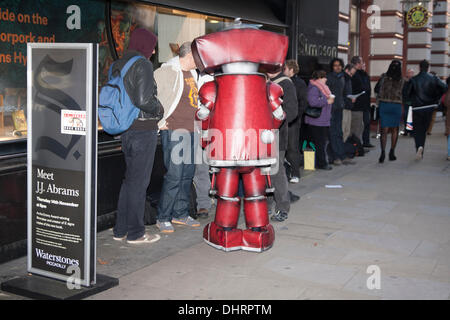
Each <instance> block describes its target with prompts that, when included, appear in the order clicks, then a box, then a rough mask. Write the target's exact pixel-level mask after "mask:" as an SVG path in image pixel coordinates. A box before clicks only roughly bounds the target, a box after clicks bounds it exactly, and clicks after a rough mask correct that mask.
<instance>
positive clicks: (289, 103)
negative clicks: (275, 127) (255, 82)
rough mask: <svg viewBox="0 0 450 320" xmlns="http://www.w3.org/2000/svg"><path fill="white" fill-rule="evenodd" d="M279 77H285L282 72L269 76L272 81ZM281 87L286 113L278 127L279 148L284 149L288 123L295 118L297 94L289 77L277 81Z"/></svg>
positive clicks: (285, 147)
mask: <svg viewBox="0 0 450 320" xmlns="http://www.w3.org/2000/svg"><path fill="white" fill-rule="evenodd" d="M281 77H286V76H285V75H284V74H283V73H282V72H281V73H280V74H278V75H277V76H276V77H274V78H271V79H270V80H271V81H272V82H273V81H275V80H277V79H279V78H281ZM278 84H279V85H280V86H281V87H282V88H283V97H282V99H283V104H282V108H283V110H284V112H285V113H286V119H285V120H284V121H283V124H282V125H281V127H280V129H279V135H280V138H279V150H280V151H285V150H286V149H287V145H288V124H289V123H291V122H293V121H294V120H295V119H296V118H297V114H298V102H297V94H296V92H295V86H294V83H293V82H292V80H291V79H289V78H287V79H284V80H282V81H280V82H279V83H278Z"/></svg>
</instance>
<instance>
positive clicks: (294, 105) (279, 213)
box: [267, 70, 299, 222]
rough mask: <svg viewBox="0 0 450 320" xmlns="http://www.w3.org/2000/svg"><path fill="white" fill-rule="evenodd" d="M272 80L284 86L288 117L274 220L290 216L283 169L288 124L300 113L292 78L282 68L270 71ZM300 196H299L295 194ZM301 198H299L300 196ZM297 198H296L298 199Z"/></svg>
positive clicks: (281, 131) (275, 181)
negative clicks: (274, 71)
mask: <svg viewBox="0 0 450 320" xmlns="http://www.w3.org/2000/svg"><path fill="white" fill-rule="evenodd" d="M267 75H268V76H269V79H270V81H272V82H274V83H276V84H278V85H280V86H281V87H282V88H283V104H282V108H283V110H284V112H285V113H286V119H285V120H284V122H283V124H282V125H281V127H280V129H279V143H278V147H279V152H278V155H279V157H278V164H279V169H278V171H277V173H276V174H274V175H272V178H271V179H272V185H273V187H274V188H275V191H274V194H273V195H274V196H273V198H274V200H275V213H274V214H272V216H271V217H270V219H271V220H272V221H279V222H281V221H284V220H286V219H287V218H288V214H289V210H290V204H291V197H292V196H295V195H291V193H290V192H289V189H288V185H289V183H288V180H287V176H286V170H283V168H284V166H283V164H284V159H285V156H286V150H287V148H288V139H289V130H288V126H289V125H290V124H291V123H292V122H293V121H295V119H296V118H297V114H298V102H297V94H296V93H295V86H294V84H293V83H292V81H291V79H289V78H288V77H286V76H285V75H284V74H283V73H282V72H281V70H280V71H278V72H277V73H268V74H267ZM295 197H298V196H295ZM271 199H272V198H269V201H268V203H267V205H268V208H269V211H271V207H272V200H271ZM298 199H299V198H298ZM298 199H295V200H298Z"/></svg>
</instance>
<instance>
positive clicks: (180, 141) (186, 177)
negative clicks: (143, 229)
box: [155, 42, 200, 233]
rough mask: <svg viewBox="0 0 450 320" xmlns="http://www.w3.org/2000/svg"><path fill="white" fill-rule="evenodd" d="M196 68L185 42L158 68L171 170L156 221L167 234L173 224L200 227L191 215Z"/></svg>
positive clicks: (167, 160) (165, 150)
mask: <svg viewBox="0 0 450 320" xmlns="http://www.w3.org/2000/svg"><path fill="white" fill-rule="evenodd" d="M195 68H196V65H195V62H194V58H193V57H192V52H191V43H190V42H185V43H183V44H182V45H181V47H180V52H179V55H178V56H176V57H174V58H172V59H171V60H169V61H168V62H167V63H164V64H163V65H162V66H161V67H160V68H159V69H158V70H156V71H155V79H156V82H157V83H158V88H159V90H158V98H159V99H160V100H161V103H162V105H163V107H164V118H163V119H162V120H161V121H160V122H159V129H160V130H161V142H162V147H163V153H164V166H165V167H166V169H167V172H166V174H165V175H164V181H163V186H162V190H161V197H160V199H159V203H158V215H157V222H156V225H157V226H158V228H159V229H160V230H161V232H163V233H172V232H174V231H175V229H174V227H173V225H172V223H175V224H181V225H185V226H190V227H199V226H200V223H199V222H198V221H197V220H195V219H193V218H192V217H190V216H189V210H190V198H191V186H192V180H193V178H194V174H195V163H194V149H195V142H194V130H195V126H194V122H195V112H196V111H197V107H198V88H197V73H196V71H195ZM180 151H181V153H182V155H181V158H180ZM178 158H180V159H178Z"/></svg>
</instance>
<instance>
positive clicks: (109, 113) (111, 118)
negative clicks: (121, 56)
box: [98, 56, 144, 135]
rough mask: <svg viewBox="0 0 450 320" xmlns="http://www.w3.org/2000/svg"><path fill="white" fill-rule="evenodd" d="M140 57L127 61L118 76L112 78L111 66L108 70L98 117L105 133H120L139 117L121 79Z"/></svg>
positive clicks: (137, 110)
mask: <svg viewBox="0 0 450 320" xmlns="http://www.w3.org/2000/svg"><path fill="white" fill-rule="evenodd" d="M141 58H142V59H144V57H142V56H134V57H133V58H131V59H130V60H128V61H127V63H126V64H125V66H124V67H123V68H122V70H121V71H120V75H117V76H115V77H113V76H112V68H113V65H114V64H112V65H111V67H110V68H109V73H108V83H107V84H106V85H105V86H103V88H102V89H101V90H100V96H99V106H98V117H99V119H100V122H101V124H102V126H103V130H105V131H106V132H107V133H109V134H112V135H116V134H119V133H122V132H124V131H126V130H128V128H130V126H131V125H132V124H133V121H134V120H135V119H136V118H137V117H138V115H139V109H138V108H136V106H135V105H134V104H133V102H132V101H131V99H130V97H129V96H128V94H127V91H126V89H125V86H124V84H123V79H124V77H125V75H126V74H127V72H128V70H129V69H130V68H131V66H132V65H133V64H134V63H135V62H136V61H137V60H138V59H141Z"/></svg>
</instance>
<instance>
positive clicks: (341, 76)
mask: <svg viewBox="0 0 450 320" xmlns="http://www.w3.org/2000/svg"><path fill="white" fill-rule="evenodd" d="M330 68H331V70H332V71H331V72H330V73H328V75H327V86H328V88H330V91H331V93H332V94H333V95H334V96H335V99H334V102H333V107H332V109H331V120H330V129H329V135H330V137H329V141H330V144H329V145H328V157H329V161H330V162H331V163H333V164H334V165H336V166H339V165H341V164H355V162H354V161H353V160H351V159H350V158H348V157H347V156H346V155H345V149H344V138H343V133H342V112H343V110H344V105H345V98H346V96H347V95H348V94H351V92H347V91H346V86H345V73H344V72H343V70H344V61H342V59H339V58H334V59H332V60H331V63H330ZM347 88H348V87H347Z"/></svg>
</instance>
